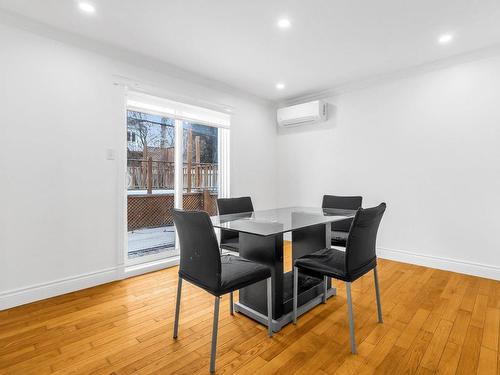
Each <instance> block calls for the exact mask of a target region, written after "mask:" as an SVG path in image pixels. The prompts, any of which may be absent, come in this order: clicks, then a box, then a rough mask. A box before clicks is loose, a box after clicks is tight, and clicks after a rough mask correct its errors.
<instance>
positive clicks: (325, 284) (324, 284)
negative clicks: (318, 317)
mask: <svg viewBox="0 0 500 375" xmlns="http://www.w3.org/2000/svg"><path fill="white" fill-rule="evenodd" d="M327 291H328V276H324V277H323V303H326V292H327Z"/></svg>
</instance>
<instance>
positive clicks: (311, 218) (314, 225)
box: [211, 207, 356, 332]
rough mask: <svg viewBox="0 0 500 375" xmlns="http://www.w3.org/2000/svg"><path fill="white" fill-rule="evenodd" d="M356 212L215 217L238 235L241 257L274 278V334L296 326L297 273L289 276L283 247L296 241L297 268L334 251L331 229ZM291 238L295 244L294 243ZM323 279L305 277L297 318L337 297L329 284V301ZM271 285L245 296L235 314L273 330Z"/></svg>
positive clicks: (305, 210)
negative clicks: (269, 309)
mask: <svg viewBox="0 0 500 375" xmlns="http://www.w3.org/2000/svg"><path fill="white" fill-rule="evenodd" d="M355 214H356V210H344V209H333V208H321V207H283V208H275V209H267V210H258V211H253V212H243V213H237V214H229V215H216V216H212V217H211V220H212V224H213V226H214V227H215V228H220V229H224V230H229V231H234V232H238V235H239V256H240V257H242V258H244V259H248V260H252V261H254V262H258V263H260V264H264V265H266V266H267V267H269V268H270V270H271V277H272V299H273V304H272V306H273V312H272V329H273V331H274V332H278V331H280V330H281V329H282V328H283V327H284V326H285V325H287V324H289V323H290V322H292V308H293V300H292V299H293V290H292V288H293V272H292V271H289V272H284V259H283V258H284V254H283V253H284V252H283V244H284V240H285V238H286V239H288V240H291V250H292V254H291V255H292V262H293V261H294V260H295V259H297V258H299V257H302V256H304V255H307V254H311V253H313V252H315V251H318V250H321V249H325V248H330V246H331V236H332V231H331V223H333V222H335V221H340V220H347V219H350V218H353V217H354V215H355ZM290 236H291V238H290ZM324 290H325V285H324V281H323V279H322V278H316V277H313V276H310V275H305V274H301V273H299V278H298V302H297V306H298V309H297V313H298V315H302V314H304V313H306V312H307V311H309V310H311V309H312V308H314V307H315V306H317V305H318V304H320V303H322V302H323V301H324V300H326V299H327V298H330V297H332V296H334V295H335V294H336V289H335V288H334V287H333V285H332V282H331V279H329V278H328V279H327V286H326V290H327V292H326V298H323V295H324ZM266 302H267V294H266V283H265V282H259V283H256V284H252V285H250V286H247V287H245V288H242V289H240V291H239V301H238V302H236V303H235V304H234V308H235V311H237V312H239V313H241V314H244V315H246V316H247V317H249V318H251V319H253V320H255V321H257V322H259V323H261V324H264V325H266V326H267V324H268V323H267V322H268V320H267V303H266Z"/></svg>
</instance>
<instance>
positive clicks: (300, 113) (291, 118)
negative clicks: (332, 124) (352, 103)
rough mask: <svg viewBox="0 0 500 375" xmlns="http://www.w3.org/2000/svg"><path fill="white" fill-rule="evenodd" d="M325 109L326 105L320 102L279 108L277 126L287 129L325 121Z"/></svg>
mask: <svg viewBox="0 0 500 375" xmlns="http://www.w3.org/2000/svg"><path fill="white" fill-rule="evenodd" d="M327 109H328V103H326V102H324V101H322V100H315V101H312V102H308V103H302V104H297V105H292V106H290V107H284V108H279V109H278V112H277V120H278V125H279V126H282V127H287V128H288V127H292V126H299V125H307V124H313V123H317V122H321V121H326V119H327V115H328V113H327Z"/></svg>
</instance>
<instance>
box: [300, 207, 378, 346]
mask: <svg viewBox="0 0 500 375" xmlns="http://www.w3.org/2000/svg"><path fill="white" fill-rule="evenodd" d="M385 207H386V205H385V203H381V204H380V205H379V206H377V207H372V208H366V209H363V208H360V209H358V211H357V212H356V215H355V216H354V219H353V221H352V225H351V228H350V231H349V236H348V237H347V245H346V249H345V251H341V250H337V249H332V248H330V249H322V250H319V251H316V252H314V253H311V254H308V255H305V256H303V257H301V258H298V259H296V260H295V262H294V267H293V322H294V324H297V289H298V276H299V272H301V273H304V274H306V275H309V276H315V277H320V278H323V280H324V283H325V285H326V282H327V278H328V277H331V278H334V279H338V280H342V281H345V286H346V294H347V307H348V316H349V332H350V337H351V352H352V353H353V354H355V353H356V339H355V336H354V316H353V312H352V297H351V283H352V282H353V281H355V280H357V279H358V278H360V277H361V276H363V275H364V274H366V273H368V272H369V271H371V270H373V278H374V282H375V296H376V299H377V313H378V321H379V323H383V319H382V306H381V304H380V291H379V286H378V275H377V255H376V251H375V246H376V242H377V231H378V227H379V225H380V221H381V220H382V216H383V214H384V211H385ZM325 290H326V288H325ZM323 299H325V297H323Z"/></svg>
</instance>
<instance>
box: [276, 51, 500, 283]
mask: <svg viewBox="0 0 500 375" xmlns="http://www.w3.org/2000/svg"><path fill="white" fill-rule="evenodd" d="M327 101H328V102H330V103H332V104H333V105H334V106H335V113H334V115H333V116H332V118H331V120H329V122H328V123H327V124H323V125H322V126H316V127H313V128H311V129H306V128H297V129H295V130H287V131H281V132H280V135H279V136H278V167H279V168H278V171H279V173H278V181H279V183H280V185H279V193H278V196H279V198H278V203H279V204H280V205H282V206H286V205H314V206H317V205H319V204H320V202H321V197H322V195H323V194H338V195H349V194H353V195H354V194H361V195H362V196H363V197H364V206H365V207H367V206H372V205H376V204H378V203H380V202H381V201H385V202H387V205H388V208H387V211H386V215H385V217H384V219H383V224H382V226H381V230H380V232H379V239H378V245H379V246H380V249H379V255H382V256H384V257H388V258H393V259H399V260H402V261H407V262H410V263H419V264H424V265H430V266H433V267H437V268H445V269H451V270H455V271H459V272H466V273H472V274H476V275H483V276H486V277H492V278H497V279H500V256H499V253H500V236H498V235H497V233H498V231H499V229H500V221H499V219H498V212H499V209H500V57H494V58H489V59H485V60H480V61H475V62H469V63H463V64H459V65H455V66H451V67H448V68H444V69H440V70H436V71H433V72H428V73H425V74H419V75H415V76H411V77H407V78H405V79H398V80H395V81H392V82H386V83H384V84H378V85H377V86H373V87H370V88H365V89H361V90H357V91H352V92H347V93H344V94H341V95H338V96H336V97H331V98H329V99H327Z"/></svg>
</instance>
